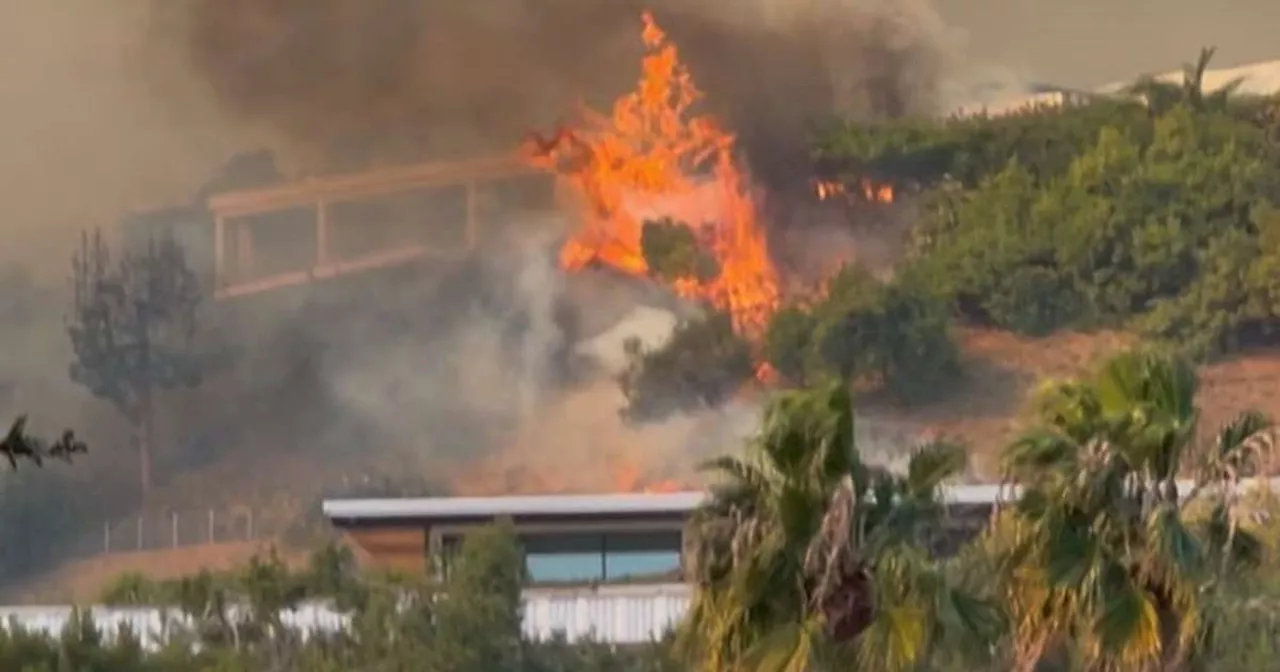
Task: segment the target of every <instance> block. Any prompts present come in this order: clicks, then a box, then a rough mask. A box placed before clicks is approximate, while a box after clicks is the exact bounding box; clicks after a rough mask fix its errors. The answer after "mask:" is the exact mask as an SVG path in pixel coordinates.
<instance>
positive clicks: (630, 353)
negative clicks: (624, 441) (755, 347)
mask: <svg viewBox="0 0 1280 672" xmlns="http://www.w3.org/2000/svg"><path fill="white" fill-rule="evenodd" d="M708 311H709V312H708V313H707V314H706V315H704V316H702V317H700V318H696V319H692V320H686V321H683V322H681V323H680V324H678V325H676V328H675V331H674V332H672V334H671V338H670V339H669V340H668V341H667V342H666V343H665V344H664V345H663V346H662V347H660V348H656V349H653V350H646V349H643V348H642V347H641V344H640V342H639V341H635V340H633V341H629V342H628V343H627V344H626V348H627V368H626V370H624V371H623V372H622V374H621V375H620V376H619V380H618V382H619V385H620V387H621V389H622V393H623V395H624V396H625V397H626V399H627V406H626V408H624V409H623V412H622V415H623V417H625V418H626V419H627V420H630V421H636V422H646V421H652V420H661V419H663V418H665V417H667V416H669V415H671V414H672V413H678V412H680V411H683V410H688V409H701V408H708V407H711V408H714V407H717V406H719V405H720V404H723V403H724V402H725V401H727V400H728V399H730V398H731V397H732V396H733V394H734V393H736V392H737V391H738V390H739V389H741V388H742V386H743V385H744V384H746V383H747V381H749V380H751V378H752V376H753V375H754V373H755V368H756V365H755V360H754V358H753V356H752V352H751V344H750V343H749V342H747V341H746V339H744V338H743V337H742V336H740V335H738V334H737V333H736V332H735V331H734V329H733V319H732V316H730V315H729V314H728V313H725V312H720V311H714V310H711V309H709V308H708Z"/></svg>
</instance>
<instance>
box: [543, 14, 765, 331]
mask: <svg viewBox="0 0 1280 672" xmlns="http://www.w3.org/2000/svg"><path fill="white" fill-rule="evenodd" d="M642 20H643V31H642V33H641V37H642V39H643V41H644V46H645V55H644V58H643V61H642V68H641V77H640V81H639V84H638V86H637V87H636V90H635V91H633V92H631V93H629V94H627V95H625V96H623V97H622V98H620V99H618V100H617V101H616V102H615V103H614V105H613V110H612V113H611V114H610V115H607V116H606V115H602V114H599V113H595V112H591V111H587V112H586V113H585V117H586V118H585V127H584V128H581V129H574V130H569V129H561V130H559V131H558V132H557V133H556V134H555V135H554V136H552V137H551V138H548V139H544V138H541V137H537V136H535V137H533V138H532V139H531V140H530V142H529V143H528V145H527V147H526V155H527V156H528V157H529V158H530V160H531V161H533V162H534V163H535V164H536V165H539V166H541V167H544V168H547V169H549V170H551V171H553V172H555V173H556V174H557V175H558V176H559V177H560V180H561V186H562V194H564V195H565V196H567V197H570V198H571V199H572V200H573V201H574V203H573V205H576V206H577V208H578V209H579V210H580V211H581V212H582V213H583V219H584V222H583V224H582V226H581V228H580V229H579V230H578V231H577V232H576V233H575V234H574V235H573V236H572V237H571V238H570V239H569V240H568V242H566V243H565V245H564V247H563V248H562V249H561V253H560V264H561V266H562V267H563V268H564V269H566V270H570V271H572V270H577V269H581V268H584V267H586V266H588V265H591V264H601V265H605V266H609V267H612V268H614V269H617V270H619V271H622V272H624V273H629V274H633V275H645V274H647V273H648V271H649V268H648V263H647V262H646V260H645V257H644V254H643V252H642V250H641V245H640V240H641V232H642V227H643V223H644V221H645V219H656V218H658V217H662V216H667V217H671V218H672V219H674V220H676V221H679V222H683V223H684V224H685V225H687V226H690V227H691V228H693V230H694V233H695V236H696V238H697V239H698V241H699V243H700V244H701V245H702V246H703V247H704V248H705V249H706V250H707V251H708V252H709V253H710V254H712V255H713V256H714V257H715V259H716V261H717V263H718V266H719V273H718V274H717V275H716V276H715V277H714V278H711V279H705V278H692V277H691V278H682V279H680V280H679V281H677V282H676V283H674V286H673V289H674V290H675V291H676V293H677V294H679V295H681V296H683V297H685V298H688V299H695V300H701V301H707V302H709V303H711V304H712V305H713V306H715V307H716V308H719V309H722V310H726V311H728V312H729V313H730V314H731V315H732V317H733V320H734V325H735V327H737V328H738V329H739V330H741V331H742V332H743V333H747V334H754V333H759V331H760V329H761V328H762V327H763V325H764V324H765V322H766V321H767V319H768V317H769V315H771V314H772V312H773V310H774V308H775V307H776V305H777V302H778V278H777V272H776V270H775V268H774V266H773V263H772V260H771V258H770V256H769V249H768V245H767V242H766V239H765V235H764V231H763V229H762V227H761V226H760V224H759V221H758V217H757V209H756V203H755V200H754V198H753V194H752V193H751V190H750V185H749V182H748V180H747V178H746V176H745V175H744V174H743V173H742V171H741V170H740V169H739V167H738V166H739V164H738V162H737V160H736V158H735V156H734V136H733V135H732V134H730V133H728V132H726V131H725V130H723V129H722V128H721V127H720V126H719V124H718V123H716V121H715V120H714V119H712V118H711V117H709V116H706V115H702V114H698V113H696V112H695V111H694V109H693V108H694V106H695V104H696V103H697V102H698V101H699V100H700V99H701V97H702V93H701V91H699V89H698V88H697V86H695V84H694V82H693V79H692V77H691V76H690V74H689V71H688V69H687V68H686V67H685V66H684V64H683V63H681V61H680V59H679V54H678V53H677V51H676V47H675V45H673V44H671V43H670V42H669V41H668V40H667V36H666V34H665V33H664V32H663V31H662V29H661V28H659V27H658V25H657V24H656V23H654V20H653V17H652V15H650V14H649V13H647V12H646V13H644V14H643V15H642Z"/></svg>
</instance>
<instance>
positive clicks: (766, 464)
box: [680, 383, 1000, 671]
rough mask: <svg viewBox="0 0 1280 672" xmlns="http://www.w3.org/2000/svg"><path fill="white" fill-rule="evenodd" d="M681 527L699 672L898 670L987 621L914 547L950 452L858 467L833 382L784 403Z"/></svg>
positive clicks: (848, 413) (954, 449) (993, 617)
mask: <svg viewBox="0 0 1280 672" xmlns="http://www.w3.org/2000/svg"><path fill="white" fill-rule="evenodd" d="M748 451H749V452H748V455H747V456H746V457H732V456H726V457H721V458H719V459H716V460H714V461H712V462H711V463H709V464H708V465H707V468H708V469H709V470H711V471H713V472H715V473H716V474H718V475H719V476H720V477H722V480H721V482H719V483H717V484H716V485H715V486H714V487H713V488H712V498H711V500H710V502H709V503H708V504H707V505H706V506H704V507H703V508H702V509H701V510H700V511H699V512H698V513H697V514H696V515H695V517H694V520H693V522H692V525H691V528H690V529H691V535H690V536H691V539H692V543H691V548H690V549H689V550H690V554H689V557H690V566H689V571H690V574H691V576H692V577H693V578H694V581H695V582H696V586H697V591H696V596H695V598H694V603H693V605H692V608H691V611H690V616H689V618H688V620H687V621H686V623H685V625H684V628H683V629H682V632H681V637H680V641H681V643H682V645H683V646H684V647H685V649H686V650H687V651H688V652H689V653H691V654H692V655H693V656H694V657H695V660H697V661H698V662H699V665H698V667H699V669H707V670H748V669H749V670H770V671H772V670H821V669H827V668H830V667H832V666H835V665H837V664H839V663H841V662H848V661H850V660H855V659H856V660H859V661H860V662H861V663H862V665H864V666H865V667H866V669H875V670H895V669H908V668H911V667H912V666H914V665H916V664H917V663H918V662H919V661H920V660H921V659H922V658H923V657H924V656H925V655H926V653H927V651H928V650H929V648H930V645H931V644H932V643H934V642H936V641H938V640H939V639H940V638H943V637H950V636H953V635H957V634H958V635H959V636H960V637H961V638H962V639H964V640H965V641H968V642H981V641H984V640H985V639H987V638H989V637H991V636H992V635H993V634H994V633H995V632H997V631H998V629H999V627H1000V622H999V615H998V612H997V611H996V610H995V609H994V608H992V607H990V606H988V605H987V604H985V603H984V602H982V601H980V600H978V599H976V598H973V597H971V596H969V595H967V594H966V593H964V592H961V591H959V590H956V589H954V588H952V587H951V586H950V585H949V584H948V583H947V582H946V581H944V580H943V577H942V573H941V569H940V568H939V567H938V566H937V565H935V564H934V563H933V562H931V560H930V558H929V557H928V551H927V550H926V546H927V544H926V543H925V542H926V541H927V538H926V527H925V526H926V525H927V524H936V523H937V522H938V517H939V514H940V513H941V512H942V510H941V509H942V507H941V503H940V501H939V497H938V495H939V493H938V488H939V485H940V483H941V482H942V481H943V480H944V479H946V478H948V477H950V476H952V475H954V474H956V473H957V472H958V471H959V470H960V469H961V468H962V467H963V466H964V464H965V453H964V450H963V448H962V447H960V446H957V445H954V444H949V443H942V442H937V443H932V444H929V445H925V446H921V447H919V448H917V449H916V451H915V452H914V454H913V455H912V457H911V460H910V462H909V465H908V467H907V468H906V473H905V474H904V475H895V474H892V473H889V472H888V471H886V470H884V469H880V468H877V467H873V466H871V465H868V464H865V463H863V462H862V461H861V459H860V457H859V454H858V451H857V448H856V445H855V441H854V415H853V404H852V399H851V397H850V393H849V391H848V389H847V388H846V387H845V386H844V385H841V384H839V383H833V384H831V385H827V386H823V387H819V388H815V389H811V390H802V391H794V392H788V393H784V394H782V395H781V396H779V397H778V398H776V399H775V400H774V401H773V402H772V403H771V404H770V406H769V407H768V409H767V410H766V412H765V415H764V423H763V428H762V431H761V433H760V435H759V436H758V437H757V438H756V439H755V440H754V442H753V443H752V444H751V445H750V446H749V447H748Z"/></svg>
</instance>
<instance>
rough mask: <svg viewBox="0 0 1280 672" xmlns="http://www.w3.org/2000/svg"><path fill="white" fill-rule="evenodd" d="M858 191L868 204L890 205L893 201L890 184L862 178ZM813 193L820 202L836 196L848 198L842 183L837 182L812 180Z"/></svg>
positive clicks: (846, 190) (847, 192) (847, 191)
mask: <svg viewBox="0 0 1280 672" xmlns="http://www.w3.org/2000/svg"><path fill="white" fill-rule="evenodd" d="M858 191H859V192H860V193H861V195H862V198H863V199H864V200H866V201H867V202H869V203H892V202H893V200H894V191H893V185H892V184H888V183H884V184H877V183H875V182H873V181H872V180H869V179H865V178H864V179H863V180H861V181H860V182H859V183H858ZM813 192H814V193H815V194H817V196H818V200H820V201H827V200H830V199H833V198H836V197H837V196H840V197H844V198H849V190H848V189H847V188H846V187H845V185H844V183H843V182H840V181H838V180H814V182H813Z"/></svg>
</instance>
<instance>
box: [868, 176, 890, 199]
mask: <svg viewBox="0 0 1280 672" xmlns="http://www.w3.org/2000/svg"><path fill="white" fill-rule="evenodd" d="M861 186H862V197H863V198H865V199H867V200H868V201H870V202H872V203H892V202H893V185H892V184H876V183H875V182H872V181H871V180H863V181H862V185H861Z"/></svg>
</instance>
